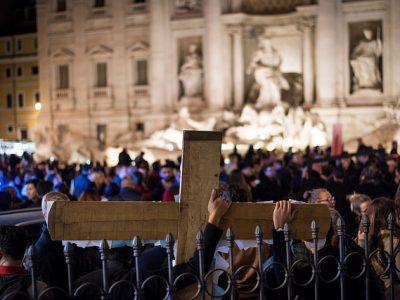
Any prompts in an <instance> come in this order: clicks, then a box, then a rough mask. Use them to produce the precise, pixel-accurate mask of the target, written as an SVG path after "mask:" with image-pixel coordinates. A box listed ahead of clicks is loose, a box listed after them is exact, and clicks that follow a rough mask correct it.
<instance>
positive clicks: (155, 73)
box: [149, 0, 168, 112]
mask: <svg viewBox="0 0 400 300" xmlns="http://www.w3.org/2000/svg"><path fill="white" fill-rule="evenodd" d="M149 2H150V3H149V5H150V6H149V7H150V74H149V75H150V78H149V79H150V80H149V82H150V98H151V106H152V111H153V112H162V111H164V108H165V107H166V104H167V103H166V101H165V89H164V88H165V82H166V78H165V72H166V69H165V65H166V47H165V44H166V43H165V39H166V32H165V28H166V24H165V23H166V20H167V18H168V16H167V10H166V2H168V1H158V0H150V1H149Z"/></svg>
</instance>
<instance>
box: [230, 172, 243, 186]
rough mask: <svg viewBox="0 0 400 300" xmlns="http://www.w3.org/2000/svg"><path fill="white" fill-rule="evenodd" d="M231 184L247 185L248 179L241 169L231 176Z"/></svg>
mask: <svg viewBox="0 0 400 300" xmlns="http://www.w3.org/2000/svg"><path fill="white" fill-rule="evenodd" d="M229 183H236V184H246V179H245V178H244V175H243V173H242V172H241V171H240V170H239V169H235V170H233V171H232V172H231V174H230V179H229Z"/></svg>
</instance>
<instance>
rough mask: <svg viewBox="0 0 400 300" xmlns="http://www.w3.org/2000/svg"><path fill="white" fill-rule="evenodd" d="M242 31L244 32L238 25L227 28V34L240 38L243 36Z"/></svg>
mask: <svg viewBox="0 0 400 300" xmlns="http://www.w3.org/2000/svg"><path fill="white" fill-rule="evenodd" d="M243 30H244V29H243V26H242V25H240V24H235V25H230V26H229V27H228V32H229V34H232V35H238V36H241V35H243Z"/></svg>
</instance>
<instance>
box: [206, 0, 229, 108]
mask: <svg viewBox="0 0 400 300" xmlns="http://www.w3.org/2000/svg"><path fill="white" fill-rule="evenodd" d="M204 15H205V29H206V30H205V39H204V40H205V45H203V49H204V50H205V60H206V61H205V99H206V101H207V103H208V106H209V108H211V109H222V108H223V107H224V84H223V65H222V25H221V3H220V1H215V0H204Z"/></svg>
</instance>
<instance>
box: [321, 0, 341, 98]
mask: <svg viewBox="0 0 400 300" xmlns="http://www.w3.org/2000/svg"><path fill="white" fill-rule="evenodd" d="M338 1H339V0H319V2H318V17H317V32H316V34H317V41H316V67H317V68H316V82H317V104H318V105H320V106H332V105H335V104H336V103H335V102H336V69H337V68H336V63H337V62H336V57H337V49H336V43H337V40H336V9H337V5H338V4H337V2H338Z"/></svg>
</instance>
